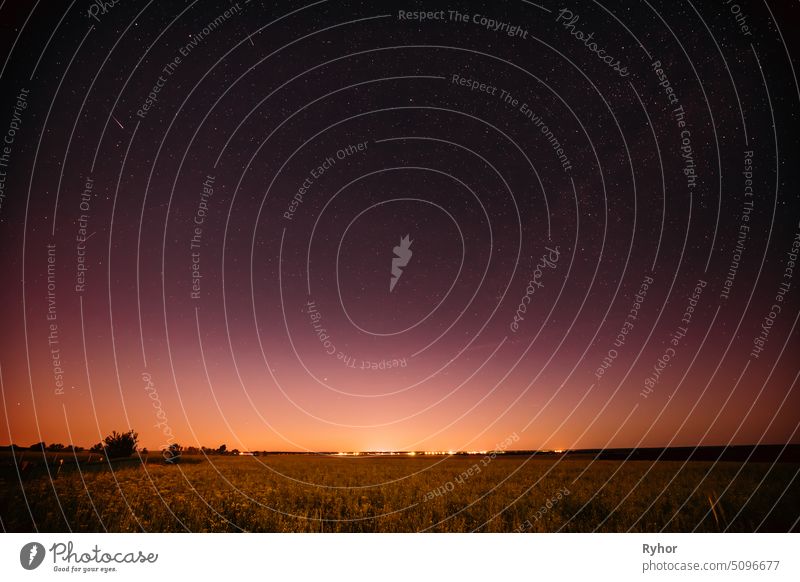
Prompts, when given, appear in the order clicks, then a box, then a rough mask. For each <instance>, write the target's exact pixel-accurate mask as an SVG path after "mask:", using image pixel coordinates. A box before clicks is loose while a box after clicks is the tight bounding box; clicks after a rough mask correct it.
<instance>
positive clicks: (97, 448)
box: [89, 443, 105, 453]
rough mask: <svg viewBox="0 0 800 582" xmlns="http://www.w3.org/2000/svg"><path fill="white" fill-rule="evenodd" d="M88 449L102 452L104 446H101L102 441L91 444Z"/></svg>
mask: <svg viewBox="0 0 800 582" xmlns="http://www.w3.org/2000/svg"><path fill="white" fill-rule="evenodd" d="M89 450H90V451H91V452H93V453H102V452H104V451H105V447H103V443H97V444H94V445H92V446H91V448H90V449H89Z"/></svg>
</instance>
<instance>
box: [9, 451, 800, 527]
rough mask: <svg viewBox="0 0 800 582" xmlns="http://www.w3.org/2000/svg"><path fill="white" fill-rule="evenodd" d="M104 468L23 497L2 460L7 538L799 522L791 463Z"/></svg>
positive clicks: (510, 460)
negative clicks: (17, 534)
mask: <svg viewBox="0 0 800 582" xmlns="http://www.w3.org/2000/svg"><path fill="white" fill-rule="evenodd" d="M29 458H31V457H29ZM38 458H39V459H41V458H42V456H41V454H39V455H38ZM61 459H64V463H60V462H59V461H60V460H61ZM98 460H99V458H98V457H97V455H95V458H94V459H93V460H92V461H91V462H86V461H87V455H86V454H84V455H83V456H82V457H81V461H82V463H81V465H80V469H79V468H78V466H77V465H76V464H75V463H74V458H73V457H72V455H66V454H63V455H48V461H49V463H48V465H47V466H45V464H44V463H43V462H41V461H40V462H39V463H30V462H29V463H28V464H27V465H25V467H24V469H20V470H21V473H20V474H19V475H21V477H22V483H23V485H24V490H23V488H20V485H19V483H20V478H19V476H18V473H17V469H18V467H19V465H17V466H15V465H14V463H13V462H12V460H11V456H10V454H9V455H7V456H5V457H3V458H2V470H1V471H0V519H2V527H3V529H4V530H5V531H35V530H38V531H42V532H63V531H92V532H94V531H113V532H131V531H159V532H172V531H192V532H199V531H206V532H208V531H212V532H233V531H261V532H322V531H324V532H417V531H434V532H467V531H483V532H514V531H518V532H552V531H569V532H591V531H602V532H624V531H638V532H652V531H661V530H664V531H679V532H683V531H693V530H697V531H711V532H717V531H726V530H727V531H737V532H752V531H776V532H784V531H790V530H792V529H793V528H794V530H797V527H798V526H797V523H796V520H797V518H798V515H800V483H799V482H798V481H800V480H798V479H796V476H797V474H798V470H800V465H798V464H795V463H776V464H774V465H773V464H766V463H749V464H742V463H730V462H724V463H717V464H716V465H714V464H713V463H709V462H694V461H693V462H688V463H683V462H677V461H656V462H651V461H632V462H625V463H623V462H618V461H595V462H592V460H591V459H567V460H561V461H559V460H558V459H538V458H537V459H528V458H527V457H517V456H507V457H503V456H498V457H497V458H496V459H493V460H485V459H484V460H482V458H481V457H472V456H455V457H412V458H400V457H348V458H340V457H319V456H298V455H274V456H264V457H232V456H214V457H210V460H206V459H205V458H204V457H202V456H184V457H183V458H182V459H181V463H180V464H178V465H165V464H163V463H162V462H160V460H161V459H160V456H157V455H152V456H151V457H149V458H148V459H147V464H142V463H141V462H140V461H139V460H138V459H126V460H124V461H115V462H114V464H113V471H112V470H110V469H109V466H108V464H107V463H106V462H98ZM47 468H49V469H50V471H51V473H52V474H53V478H52V479H51V478H50V477H49V476H48V473H47ZM59 469H60V470H59ZM762 479H763V483H762Z"/></svg>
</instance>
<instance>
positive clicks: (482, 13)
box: [0, 0, 800, 451]
mask: <svg viewBox="0 0 800 582" xmlns="http://www.w3.org/2000/svg"><path fill="white" fill-rule="evenodd" d="M419 11H422V13H423V15H424V16H425V19H424V20H422V19H420V14H419ZM798 22H800V12H799V9H798V8H797V5H796V3H784V2H776V1H774V2H767V3H760V2H752V3H750V2H739V3H738V4H734V3H733V2H725V1H718V2H708V3H688V2H679V3H674V2H667V1H654V2H647V1H645V2H642V3H633V2H622V1H609V2H602V3H574V4H566V5H565V4H558V3H553V2H552V1H550V0H543V2H542V3H540V4H539V3H532V2H527V1H523V0H510V1H508V2H499V3H495V2H483V3H479V2H476V3H454V4H445V3H437V2H424V3H418V2H381V3H369V2H338V1H332V0H331V1H324V0H323V1H319V2H311V3H308V4H305V3H302V2H299V3H298V2H292V3H288V2H281V3H273V2H258V1H255V0H254V1H252V2H249V3H248V2H244V1H243V0H240V1H239V2H238V3H233V2H225V1H219V2H202V3H201V2H128V1H121V2H118V3H117V4H116V5H112V3H107V4H106V5H105V6H103V5H102V3H100V2H92V3H90V2H87V1H85V0H78V1H77V2H72V3H66V2H64V3H61V2H39V3H30V2H22V1H17V2H13V1H10V2H4V3H2V4H0V27H1V31H2V34H0V43H1V44H2V57H3V58H2V59H0V66H2V69H1V70H0V78H1V79H2V81H1V83H2V85H0V87H2V92H1V95H0V99H1V101H0V139H2V140H3V143H2V144H0V249H2V251H0V269H2V273H3V285H2V292H1V293H2V295H1V297H2V301H0V322H2V323H1V324H0V325H1V329H2V335H1V336H0V373H1V377H2V404H0V406H1V407H2V416H1V417H0V419H2V421H0V424H2V427H1V428H0V443H9V442H14V443H17V444H19V445H23V446H28V445H30V444H32V443H35V442H37V441H46V442H48V443H51V442H61V443H64V444H67V443H75V444H78V445H83V446H88V445H91V444H93V443H96V442H98V441H100V440H101V438H102V437H103V436H105V435H106V434H109V433H110V432H111V431H112V430H118V431H119V430H127V429H129V428H133V429H135V430H137V431H138V432H139V435H140V441H141V444H142V445H143V446H147V447H149V448H151V449H158V448H162V447H164V446H166V445H168V444H169V443H170V442H174V441H177V442H179V443H180V444H182V445H184V446H187V445H194V446H199V445H205V446H211V447H217V446H219V445H220V444H221V443H226V444H227V446H228V448H229V449H232V448H238V449H240V450H284V451H303V450H310V451H320V450H322V451H341V450H345V451H352V450H485V449H492V448H495V447H496V445H497V444H498V443H502V442H504V441H505V440H506V439H507V438H508V437H509V436H510V435H513V434H516V435H518V437H519V441H518V442H517V443H515V445H514V446H515V448H520V449H567V448H601V447H633V446H687V445H719V444H728V443H731V444H756V443H788V442H795V443H796V442H800V438H798V434H797V429H798V426H799V425H800V412H799V411H800V395H799V394H798V391H800V387H798V385H797V380H798V372H799V371H800V358H798V347H800V335H799V334H798V328H797V322H798V316H799V315H800V295H799V292H800V289H799V288H800V272H798V267H797V265H796V264H795V261H796V259H797V252H798V250H800V204H798V186H799V185H800V174H798V160H799V159H800V158H799V157H798V154H799V153H800V149H799V148H798V132H797V130H798V111H799V110H800V109H799V107H800V89H799V88H798V81H797V76H796V73H795V70H794V68H793V63H792V60H791V59H792V58H796V55H797V54H798V47H797V38H798V35H797V30H798ZM404 239H405V240H404Z"/></svg>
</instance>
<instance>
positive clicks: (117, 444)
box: [105, 430, 139, 459]
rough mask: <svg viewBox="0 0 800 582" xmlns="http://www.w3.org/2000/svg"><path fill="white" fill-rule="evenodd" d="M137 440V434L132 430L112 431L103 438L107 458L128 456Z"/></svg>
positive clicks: (134, 448) (133, 449)
mask: <svg viewBox="0 0 800 582" xmlns="http://www.w3.org/2000/svg"><path fill="white" fill-rule="evenodd" d="M138 442H139V435H138V434H137V433H136V432H134V431H132V430H129V431H128V432H123V433H118V432H117V431H114V432H112V433H111V434H110V435H108V436H107V437H106V438H105V443H106V446H105V451H106V455H107V456H108V458H109V459H116V458H121V457H130V456H131V455H132V454H133V452H134V451H135V450H136V444H137V443H138Z"/></svg>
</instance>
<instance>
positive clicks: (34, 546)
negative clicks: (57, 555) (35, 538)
mask: <svg viewBox="0 0 800 582" xmlns="http://www.w3.org/2000/svg"><path fill="white" fill-rule="evenodd" d="M44 555H45V551H44V546H43V545H42V544H40V543H39V542H30V543H27V544H25V545H24V546H22V549H21V550H20V551H19V563H20V564H22V567H23V568H25V569H26V570H35V569H36V568H38V567H39V566H41V565H42V562H43V561H44Z"/></svg>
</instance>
